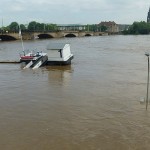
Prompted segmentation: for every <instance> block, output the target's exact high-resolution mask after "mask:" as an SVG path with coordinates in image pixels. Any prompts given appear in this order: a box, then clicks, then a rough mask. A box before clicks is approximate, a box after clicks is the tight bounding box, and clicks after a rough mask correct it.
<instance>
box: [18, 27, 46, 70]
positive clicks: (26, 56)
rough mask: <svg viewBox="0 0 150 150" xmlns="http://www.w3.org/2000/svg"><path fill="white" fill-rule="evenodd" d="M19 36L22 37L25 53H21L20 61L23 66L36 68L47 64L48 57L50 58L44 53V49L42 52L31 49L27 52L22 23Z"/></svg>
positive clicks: (24, 67)
mask: <svg viewBox="0 0 150 150" xmlns="http://www.w3.org/2000/svg"><path fill="white" fill-rule="evenodd" d="M19 37H20V39H21V43H22V51H23V54H20V62H21V64H22V68H23V69H26V68H32V69H36V68H39V67H40V66H42V65H44V64H46V62H47V59H48V57H47V54H46V53H43V52H42V51H41V52H33V51H31V52H28V53H26V52H25V50H24V45H23V39H22V34H21V28H20V25H19Z"/></svg>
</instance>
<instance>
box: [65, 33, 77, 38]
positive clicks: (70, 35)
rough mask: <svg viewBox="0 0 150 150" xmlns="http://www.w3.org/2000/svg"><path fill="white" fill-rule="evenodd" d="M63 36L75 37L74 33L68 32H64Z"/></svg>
mask: <svg viewBox="0 0 150 150" xmlns="http://www.w3.org/2000/svg"><path fill="white" fill-rule="evenodd" d="M65 37H76V35H75V34H73V33H69V34H66V35H65Z"/></svg>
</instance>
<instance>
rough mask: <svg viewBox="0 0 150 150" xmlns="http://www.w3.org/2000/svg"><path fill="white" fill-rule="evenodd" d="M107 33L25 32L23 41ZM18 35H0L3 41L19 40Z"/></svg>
mask: <svg viewBox="0 0 150 150" xmlns="http://www.w3.org/2000/svg"><path fill="white" fill-rule="evenodd" d="M105 34H107V33H104V32H90V31H89V32H88V31H59V32H23V33H22V38H23V40H32V39H36V38H38V39H48V38H62V37H85V36H101V35H105ZM19 39H20V36H19V34H18V33H0V40H1V41H11V40H19Z"/></svg>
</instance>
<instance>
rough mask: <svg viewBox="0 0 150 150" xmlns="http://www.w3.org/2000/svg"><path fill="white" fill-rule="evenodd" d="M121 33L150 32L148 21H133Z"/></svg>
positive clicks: (136, 33)
mask: <svg viewBox="0 0 150 150" xmlns="http://www.w3.org/2000/svg"><path fill="white" fill-rule="evenodd" d="M123 34H132V35H138V34H150V23H147V22H145V21H141V22H134V23H133V24H132V25H131V26H129V28H128V29H126V30H124V31H123Z"/></svg>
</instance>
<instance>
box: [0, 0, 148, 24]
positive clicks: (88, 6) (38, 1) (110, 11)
mask: <svg viewBox="0 0 150 150" xmlns="http://www.w3.org/2000/svg"><path fill="white" fill-rule="evenodd" d="M149 6H150V0H1V2H0V16H1V20H3V24H4V25H9V24H10V23H11V22H13V21H16V22H18V23H20V24H28V23H29V22H30V21H37V22H40V23H56V24H97V23H100V22H101V21H115V22H116V23H118V24H132V23H133V22H134V21H146V17H147V13H148V10H149ZM1 22H2V21H1Z"/></svg>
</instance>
